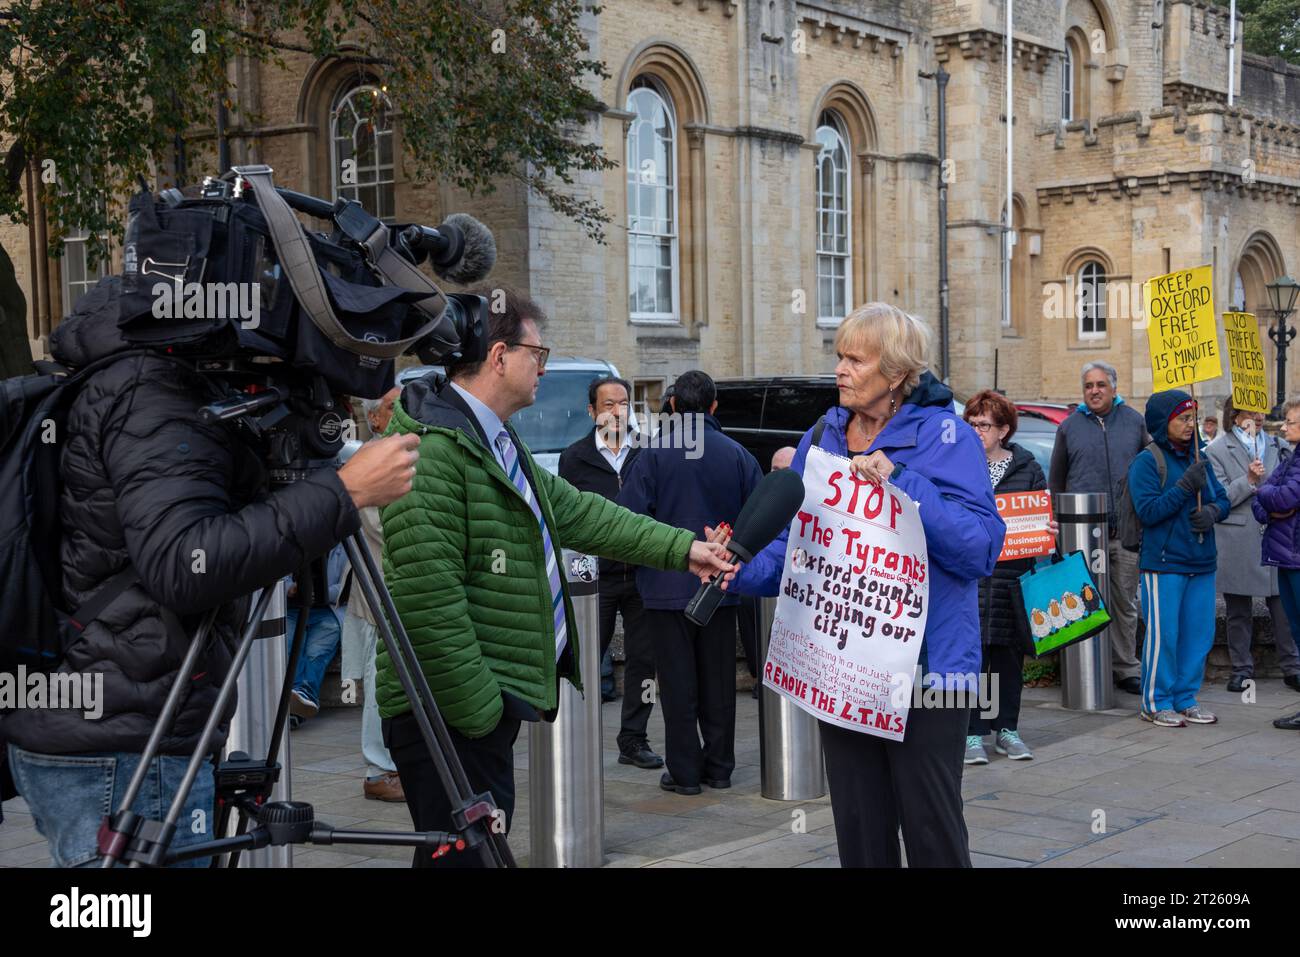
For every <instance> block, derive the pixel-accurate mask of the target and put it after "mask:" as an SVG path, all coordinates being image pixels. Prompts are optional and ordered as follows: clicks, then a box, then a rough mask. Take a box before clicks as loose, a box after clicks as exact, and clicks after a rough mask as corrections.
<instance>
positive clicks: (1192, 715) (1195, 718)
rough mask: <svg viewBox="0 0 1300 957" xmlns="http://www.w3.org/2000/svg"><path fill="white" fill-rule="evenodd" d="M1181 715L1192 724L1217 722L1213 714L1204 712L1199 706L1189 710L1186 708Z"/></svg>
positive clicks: (1193, 706)
mask: <svg viewBox="0 0 1300 957" xmlns="http://www.w3.org/2000/svg"><path fill="white" fill-rule="evenodd" d="M1182 715H1183V717H1184V718H1186V719H1187V720H1188V721H1190V722H1191V723H1192V724H1214V723H1215V722H1216V721H1218V720H1219V719H1218V717H1217V716H1215V715H1214V714H1213V713H1211V712H1209V711H1206V710H1205V709H1204V708H1202V707H1200V706H1199V705H1192V706H1191V707H1190V708H1187V709H1186V710H1185V711H1183V712H1182Z"/></svg>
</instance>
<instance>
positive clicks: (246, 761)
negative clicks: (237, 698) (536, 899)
mask: <svg viewBox="0 0 1300 957" xmlns="http://www.w3.org/2000/svg"><path fill="white" fill-rule="evenodd" d="M343 545H344V549H345V551H346V552H347V556H348V560H349V561H350V562H351V563H352V570H353V575H354V576H355V582H356V584H357V585H358V586H360V588H361V591H362V595H363V597H364V598H365V600H366V603H367V604H368V606H369V607H370V608H371V610H372V611H373V612H374V617H375V624H376V628H377V629H378V631H379V634H380V637H381V638H382V639H383V642H384V646H385V648H387V650H388V655H389V658H390V659H391V660H392V662H393V668H394V670H395V671H396V672H397V677H398V680H399V681H400V682H401V685H402V690H403V691H404V692H405V694H406V698H407V700H408V701H409V702H410V703H411V706H412V709H413V710H414V714H415V718H416V723H417V724H418V725H419V728H420V734H421V737H423V739H424V743H425V746H426V747H427V748H428V749H429V755H430V757H431V758H432V760H433V764H434V767H435V769H436V770H437V772H438V777H439V780H440V781H441V782H442V786H443V788H444V789H445V790H446V792H447V795H448V796H449V797H450V798H451V803H452V807H453V811H452V821H451V823H452V825H453V826H454V827H455V830H454V831H450V832H448V831H415V832H394V831H351V830H341V829H336V828H334V827H331V826H330V825H328V824H325V823H323V822H319V821H317V820H316V819H315V813H314V811H313V809H312V806H311V805H310V804H308V803H305V802H301V801H272V802H268V801H267V800H266V799H267V798H268V797H269V796H270V793H271V789H272V788H273V787H274V785H275V783H276V781H277V780H278V779H279V775H280V770H281V769H280V765H279V763H278V761H277V758H278V751H279V745H280V741H281V739H282V735H283V733H284V727H285V724H286V722H287V720H288V714H289V696H290V694H291V692H292V690H293V677H294V671H295V668H296V666H297V663H298V659H299V657H300V656H301V654H302V650H303V647H304V645H305V644H306V633H307V619H308V617H309V612H310V608H311V604H312V593H313V586H312V574H311V568H310V566H309V565H308V566H305V567H304V568H303V569H301V570H300V571H299V573H298V575H297V579H298V602H297V604H298V608H299V612H298V621H297V624H296V627H295V629H294V636H293V642H292V646H291V649H290V652H289V661H288V666H287V668H286V669H285V676H284V682H283V685H282V687H281V690H280V699H279V705H278V707H277V709H276V715H275V724H274V727H273V728H272V732H271V738H270V745H269V748H268V753H267V756H266V758H265V759H264V760H259V759H256V758H250V757H249V756H248V755H246V754H244V753H242V752H233V753H232V754H230V755H229V756H228V757H227V759H226V760H225V761H222V762H221V763H220V764H219V765H218V767H217V771H216V786H217V798H218V803H219V805H220V807H221V812H220V814H219V816H218V821H217V827H216V830H215V833H216V834H225V833H226V831H227V829H228V827H229V823H230V815H231V814H232V812H233V811H235V810H238V812H239V815H240V820H239V823H238V825H237V829H236V832H235V834H234V835H233V836H230V837H219V838H216V839H214V840H211V841H204V842H202V843H197V844H192V845H188V846H186V847H184V848H183V849H180V850H170V849H169V847H170V845H171V841H172V837H173V835H174V834H175V832H176V826H177V821H178V819H179V817H180V814H181V811H182V809H183V808H184V806H185V802H186V800H187V799H188V797H189V793H190V791H191V790H192V789H193V787H194V782H195V780H196V779H197V777H198V775H199V773H200V769H201V768H202V766H203V764H204V762H205V760H206V759H207V756H208V755H209V754H210V753H211V751H212V744H213V740H214V738H215V735H216V730H217V726H218V724H219V723H220V721H221V715H222V713H223V712H224V711H225V710H226V707H227V706H228V705H229V703H230V700H231V697H232V696H233V695H234V693H235V683H236V681H237V680H238V678H239V673H240V671H241V670H242V669H243V667H244V665H245V662H246V661H247V659H248V655H249V652H250V650H251V648H252V645H253V642H254V641H256V640H259V639H264V638H267V637H269V635H270V633H273V634H274V636H275V638H278V637H279V635H280V634H281V629H267V630H264V628H263V619H264V617H265V615H266V611H267V607H268V606H269V605H270V603H271V599H272V596H273V595H274V593H275V590H276V589H282V588H284V584H283V582H280V583H278V584H276V585H273V586H268V587H266V588H263V589H262V591H261V592H260V594H259V595H258V597H257V599H256V601H255V602H254V603H253V610H252V613H251V615H250V616H249V619H248V622H247V624H246V625H245V627H244V631H243V634H242V635H241V637H240V641H239V645H238V647H237V648H236V651H235V656H234V659H233V661H232V663H231V667H230V671H229V673H228V674H227V675H226V677H225V679H224V680H223V681H222V683H221V688H220V691H219V692H218V696H217V701H216V703H215V704H214V705H213V708H212V711H211V713H210V714H209V715H208V718H207V721H206V723H205V724H204V727H203V730H202V732H200V734H199V741H198V744H197V745H196V746H195V749H194V752H193V754H192V755H191V756H190V760H189V764H188V765H187V767H186V770H185V775H184V777H183V779H182V781H181V784H180V787H179V788H178V789H177V792H176V795H175V797H174V798H173V800H172V803H171V805H170V806H169V808H168V811H167V816H166V818H165V819H164V820H163V821H152V820H148V819H146V818H144V817H142V816H141V815H139V814H136V813H135V812H134V811H132V810H131V806H132V804H134V803H135V800H136V797H137V796H138V795H139V793H140V790H141V788H142V786H143V784H144V780H145V777H146V775H147V774H148V771H149V766H150V764H151V763H152V762H153V759H154V758H155V757H156V756H157V754H158V750H159V746H160V743H161V741H162V737H163V735H164V733H166V729H167V728H168V727H169V726H170V725H171V723H172V721H173V719H174V718H175V715H176V712H177V709H178V707H179V704H180V698H181V693H182V691H183V688H184V683H185V680H186V676H187V675H189V674H192V673H193V671H194V667H195V665H196V663H197V662H198V660H199V656H200V654H201V653H202V651H203V648H204V647H205V646H206V645H207V642H208V636H209V633H210V632H211V630H212V626H213V623H214V621H215V619H216V614H217V612H216V610H215V609H214V610H212V611H209V612H208V613H207V614H206V615H205V616H204V617H203V620H202V621H201V623H200V625H199V627H198V630H197V631H196V632H195V635H194V638H193V639H192V641H191V642H190V645H189V648H188V649H187V651H186V654H185V658H184V660H183V661H182V663H181V666H180V669H179V670H178V671H177V677H176V682H175V683H174V684H173V685H172V687H171V689H170V691H169V692H168V695H167V700H166V702H165V703H164V705H163V710H162V713H161V714H160V715H159V716H158V721H157V723H156V724H155V725H154V727H153V730H152V731H151V733H150V735H149V740H148V742H147V743H146V744H145V748H144V753H143V754H141V756H140V761H139V764H138V765H137V766H136V769H135V772H134V773H133V774H132V776H131V780H130V783H129V784H128V786H127V790H126V794H125V796H124V798H123V800H122V806H121V809H120V810H118V811H117V812H116V813H114V814H111V815H109V816H107V817H105V818H104V821H103V823H102V824H101V825H100V830H99V850H100V853H101V854H102V855H103V865H102V866H103V867H106V868H107V867H113V866H114V864H115V863H117V862H118V861H119V860H125V861H128V862H129V866H131V867H143V866H148V867H159V866H164V865H166V864H173V863H178V862H180V861H186V860H193V859H196V858H202V857H213V861H212V866H213V867H216V866H219V858H218V857H216V856H215V855H222V854H226V855H228V857H227V861H226V866H227V867H235V866H237V865H238V861H239V854H240V852H242V851H244V850H255V849H258V848H263V847H268V846H281V845H285V844H314V845H324V844H370V845H391V846H407V847H416V848H427V849H428V850H429V852H430V853H431V854H432V855H433V856H435V857H439V856H443V855H445V854H449V853H477V854H479V855H480V857H481V859H482V861H483V864H484V865H485V866H487V867H514V866H515V860H514V856H513V855H512V854H511V851H510V847H509V845H508V844H507V843H506V838H505V834H504V833H503V832H502V831H501V830H499V829H498V827H497V826H495V825H496V824H497V822H498V821H499V820H500V815H499V814H498V813H497V808H496V803H495V801H494V800H493V797H492V795H491V794H490V793H486V792H484V793H481V794H474V793H473V790H472V788H471V787H470V783H469V778H468V777H467V775H466V774H465V769H464V766H463V765H462V764H461V762H460V758H459V756H458V755H457V754H456V750H455V748H454V746H453V745H452V742H451V738H450V735H449V734H448V732H447V726H446V723H445V722H444V721H443V719H442V715H441V713H440V712H439V711H438V706H437V704H436V702H435V701H434V699H433V693H432V691H431V690H430V689H429V684H428V682H427V681H426V679H425V677H424V673H423V671H421V669H420V664H419V660H418V658H417V657H416V655H415V650H414V648H413V647H412V645H411V640H410V637H409V636H408V635H407V634H406V629H405V628H404V627H403V626H402V622H401V619H400V618H399V617H398V615H397V609H396V607H395V606H394V604H393V598H392V595H391V594H390V593H389V591H388V589H387V587H386V586H385V585H384V581H383V577H382V576H381V574H380V572H379V569H378V568H377V567H376V565H375V561H374V558H373V556H372V555H371V554H370V549H369V547H368V546H367V544H366V542H365V540H364V539H363V537H362V534H361V532H359V531H358V532H355V533H353V534H352V535H351V536H349V537H348V538H347V539H345V540H344V542H343ZM250 824H251V825H252V826H251V829H250V827H249V825H250Z"/></svg>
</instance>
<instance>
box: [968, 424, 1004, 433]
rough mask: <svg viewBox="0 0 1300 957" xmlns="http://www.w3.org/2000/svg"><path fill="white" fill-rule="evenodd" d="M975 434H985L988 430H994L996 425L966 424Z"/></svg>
mask: <svg viewBox="0 0 1300 957" xmlns="http://www.w3.org/2000/svg"><path fill="white" fill-rule="evenodd" d="M966 424H967V425H969V426H970V427H971V428H972V429H974V430H975V431H976V432H987V431H988V430H989V429H996V428H997V425H996V424H994V423H993V422H970V421H968V422H967V423H966Z"/></svg>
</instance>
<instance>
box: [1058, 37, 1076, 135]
mask: <svg viewBox="0 0 1300 957" xmlns="http://www.w3.org/2000/svg"><path fill="white" fill-rule="evenodd" d="M1061 119H1062V120H1063V121H1064V122H1066V123H1068V122H1070V120H1072V119H1074V51H1073V50H1072V49H1071V46H1070V41H1069V40H1066V41H1065V54H1064V56H1062V57H1061Z"/></svg>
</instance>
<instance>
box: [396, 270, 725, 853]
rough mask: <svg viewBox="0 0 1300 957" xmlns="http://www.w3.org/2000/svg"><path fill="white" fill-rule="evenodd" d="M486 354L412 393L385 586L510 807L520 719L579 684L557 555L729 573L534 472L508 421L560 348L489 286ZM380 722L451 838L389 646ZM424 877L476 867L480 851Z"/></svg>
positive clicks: (405, 407)
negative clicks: (414, 446) (411, 437)
mask: <svg viewBox="0 0 1300 957" xmlns="http://www.w3.org/2000/svg"><path fill="white" fill-rule="evenodd" d="M488 296H489V298H494V300H495V301H496V302H501V301H503V302H504V306H505V308H504V311H502V312H490V314H489V319H488V342H489V346H488V351H487V355H486V357H485V358H484V359H483V360H482V361H480V362H475V363H473V364H472V365H466V364H463V363H462V364H460V365H457V366H454V367H453V368H452V369H451V381H450V382H447V381H445V380H443V379H442V378H441V377H440V376H437V375H430V376H426V377H424V378H422V379H417V380H415V381H414V382H411V383H410V384H408V385H407V386H406V388H405V389H403V391H402V394H401V397H400V398H399V400H398V402H397V405H396V406H395V407H394V409H393V421H392V423H391V425H390V426H389V428H390V431H393V432H396V433H398V434H416V435H419V436H420V445H419V459H418V461H417V463H416V474H415V479H414V488H413V490H412V491H411V493H410V494H408V495H406V496H405V497H404V498H402V499H400V500H398V501H397V502H395V503H394V504H393V505H392V506H391V507H389V508H386V509H384V510H383V513H382V517H383V527H384V580H385V581H386V582H387V584H388V587H389V590H390V591H391V592H392V595H393V602H394V604H395V605H396V606H397V612H398V614H399V615H400V616H401V619H402V624H403V625H404V626H405V628H406V631H407V633H408V635H409V636H410V639H411V644H412V646H413V647H414V649H415V653H416V657H417V658H418V659H419V661H420V667H421V670H422V671H423V672H424V675H425V678H426V679H427V680H428V682H429V688H430V690H431V691H432V692H433V696H434V699H435V701H436V702H437V705H438V708H439V710H440V711H441V713H442V716H443V718H444V719H445V721H446V723H447V727H448V731H449V733H450V736H451V738H452V741H453V744H454V746H455V748H456V752H457V754H459V755H460V759H461V763H462V764H463V765H464V768H465V772H466V775H467V776H468V779H469V783H470V786H471V788H472V789H473V790H474V791H475V792H482V791H490V792H491V793H492V795H493V796H494V798H495V799H496V803H497V806H498V807H499V808H500V809H501V810H502V811H503V812H504V816H505V826H506V829H507V832H508V830H509V827H510V821H511V818H512V816H513V813H514V798H515V782H514V756H513V746H514V742H515V738H516V737H517V736H518V734H519V727H520V722H521V721H538V720H542V719H546V720H553V719H554V717H555V714H556V711H557V709H558V706H559V682H560V680H561V679H565V678H567V679H568V680H569V681H570V682H572V683H573V684H574V685H575V686H576V687H577V688H579V689H581V687H582V685H581V677H580V675H579V673H578V660H579V657H580V656H579V655H578V653H577V647H576V646H577V641H578V637H579V636H578V635H577V632H576V623H575V619H574V616H573V610H572V606H571V603H570V599H569V595H568V590H567V587H566V585H565V581H564V576H563V575H562V574H560V568H559V560H560V556H561V549H562V548H563V547H569V548H572V549H575V550H577V551H580V552H587V553H591V554H596V555H601V556H605V557H614V556H618V557H620V558H622V559H624V560H626V561H630V562H632V563H634V564H637V565H647V566H650V567H653V568H661V569H674V570H677V571H681V572H686V571H687V570H689V571H690V572H691V573H692V575H693V576H695V577H696V578H707V577H709V576H710V575H711V574H713V573H714V572H715V571H721V572H723V573H731V572H732V571H733V570H734V568H733V566H731V565H729V564H727V563H726V562H725V561H724V560H723V556H724V555H725V550H724V549H723V546H721V545H720V544H716V543H705V542H698V541H695V535H694V534H693V533H692V532H691V531H687V530H683V529H677V528H670V527H668V526H666V525H661V524H659V523H658V522H654V521H650V520H648V519H646V518H645V517H644V516H639V515H634V514H632V513H631V512H629V511H627V510H626V509H622V508H619V507H618V506H617V505H615V504H614V503H613V502H610V501H608V500H607V499H605V498H602V497H601V496H599V495H596V494H593V493H591V492H579V491H578V490H577V489H575V488H574V487H573V486H572V485H570V484H569V483H568V482H566V481H564V480H563V479H561V478H557V477H555V476H552V475H551V474H550V473H549V472H548V471H546V470H545V469H543V468H539V467H538V466H537V464H536V463H535V462H534V461H533V458H532V456H531V455H530V454H529V452H528V449H527V447H526V446H525V445H524V444H523V442H522V441H521V440H520V439H519V436H518V435H517V434H516V433H515V431H514V430H513V429H512V428H510V426H509V419H510V416H511V415H513V414H514V413H515V412H518V411H519V410H520V409H523V408H526V407H528V406H529V405H532V403H533V400H534V397H535V396H536V394H537V382H538V380H539V378H540V377H541V376H542V375H544V374H545V370H546V360H547V357H548V355H549V353H550V350H549V349H547V348H546V347H545V346H543V345H542V340H541V335H540V333H539V331H538V326H539V324H540V323H541V322H542V321H543V320H544V317H543V315H542V312H541V310H540V309H539V308H538V307H537V305H536V304H535V303H533V302H532V301H530V300H529V299H527V298H526V297H524V296H518V295H515V294H514V293H511V292H509V291H508V290H491V291H490V292H489V293H488ZM378 669H379V676H378V682H377V684H378V697H379V712H380V714H381V716H383V717H384V719H385V721H384V740H385V743H386V744H387V745H388V748H389V751H390V753H391V754H392V756H393V760H394V762H395V763H396V764H397V769H398V773H399V774H400V776H401V780H402V789H403V791H404V792H405V796H406V804H407V807H408V808H409V809H410V812H411V817H412V819H413V821H414V823H415V827H416V829H417V830H421V831H429V830H455V827H454V825H453V823H452V819H451V814H452V810H453V808H452V806H451V800H450V798H449V796H448V795H447V793H446V791H445V790H444V789H443V785H442V781H441V779H440V778H439V777H438V774H437V772H436V770H435V768H434V764H433V761H432V759H431V757H430V756H429V753H428V751H427V749H426V748H425V744H424V740H423V738H422V737H421V736H420V733H419V729H418V726H417V724H416V720H415V716H414V715H413V714H412V713H411V703H410V702H409V701H408V700H407V699H406V696H405V694H404V693H403V692H402V689H401V686H400V685H399V683H398V680H397V676H396V674H395V673H394V669H393V665H392V662H391V661H390V660H389V657H388V653H387V649H386V648H381V649H380V650H379V655H378ZM414 863H415V865H416V866H417V867H432V866H452V867H456V866H461V867H464V866H469V867H473V866H477V865H478V864H479V858H478V857H477V855H462V854H456V853H453V854H449V855H446V856H444V857H441V858H437V859H434V858H432V857H431V856H430V854H429V852H428V851H427V850H417V851H416V852H415V861H414Z"/></svg>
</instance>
